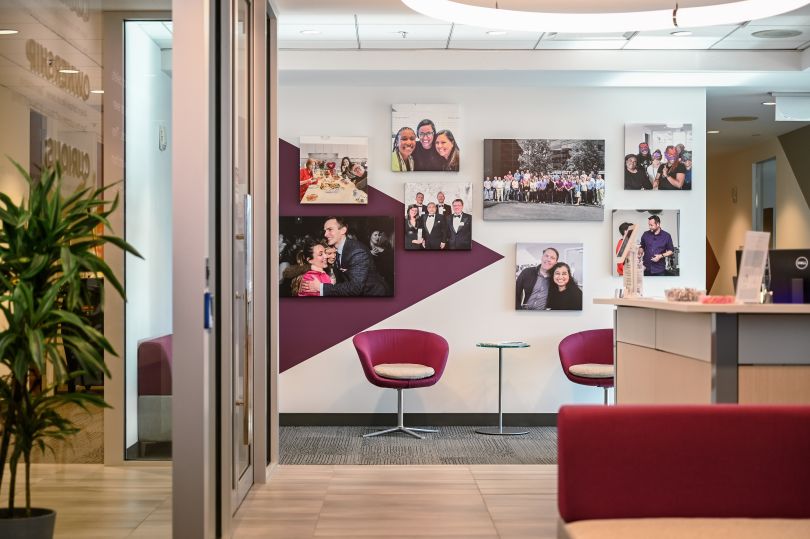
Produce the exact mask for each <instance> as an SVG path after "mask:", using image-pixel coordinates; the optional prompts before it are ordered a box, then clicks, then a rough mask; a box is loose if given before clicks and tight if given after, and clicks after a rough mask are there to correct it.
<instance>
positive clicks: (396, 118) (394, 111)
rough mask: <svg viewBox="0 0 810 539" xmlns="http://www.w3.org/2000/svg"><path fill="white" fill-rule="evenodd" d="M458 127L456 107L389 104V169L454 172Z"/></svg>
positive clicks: (398, 170)
mask: <svg viewBox="0 0 810 539" xmlns="http://www.w3.org/2000/svg"><path fill="white" fill-rule="evenodd" d="M458 124H459V110H458V105H417V104H401V105H391V170H392V171H394V172H420V171H434V172H458V170H459V165H460V162H461V150H460V148H459V143H458V141H457V140H456V136H458ZM454 133H455V134H454Z"/></svg>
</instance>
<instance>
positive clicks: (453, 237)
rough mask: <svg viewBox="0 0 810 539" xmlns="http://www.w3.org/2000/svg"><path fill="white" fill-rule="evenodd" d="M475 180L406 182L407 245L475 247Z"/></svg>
mask: <svg viewBox="0 0 810 539" xmlns="http://www.w3.org/2000/svg"><path fill="white" fill-rule="evenodd" d="M472 190H473V187H472V183H469V182H467V183H461V182H408V183H406V184H405V249H406V250H409V251H469V250H470V249H472V209H471V208H472Z"/></svg>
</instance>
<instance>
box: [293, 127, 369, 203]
mask: <svg viewBox="0 0 810 539" xmlns="http://www.w3.org/2000/svg"><path fill="white" fill-rule="evenodd" d="M299 142H300V149H301V163H300V167H299V171H298V186H299V190H298V198H299V201H300V202H301V204H368V139H367V138H366V137H328V136H322V137H321V136H306V137H301V139H300V141H299Z"/></svg>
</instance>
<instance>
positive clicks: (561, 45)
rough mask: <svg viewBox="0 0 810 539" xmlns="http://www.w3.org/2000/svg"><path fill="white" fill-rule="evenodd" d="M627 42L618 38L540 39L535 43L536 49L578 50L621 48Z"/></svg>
mask: <svg viewBox="0 0 810 539" xmlns="http://www.w3.org/2000/svg"><path fill="white" fill-rule="evenodd" d="M625 44H627V41H618V40H613V39H610V40H586V41H546V40H545V39H543V40H541V41H540V43H539V44H538V45H537V49H538V50H540V49H549V50H555V49H559V50H563V49H572V50H573V49H580V50H614V49H621V48H622V47H624V46H625Z"/></svg>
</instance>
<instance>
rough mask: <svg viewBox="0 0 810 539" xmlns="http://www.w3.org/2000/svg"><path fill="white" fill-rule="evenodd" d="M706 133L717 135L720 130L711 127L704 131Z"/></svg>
mask: <svg viewBox="0 0 810 539" xmlns="http://www.w3.org/2000/svg"><path fill="white" fill-rule="evenodd" d="M706 134H707V135H719V134H720V131H717V130H716V129H713V130H711V131H706Z"/></svg>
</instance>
